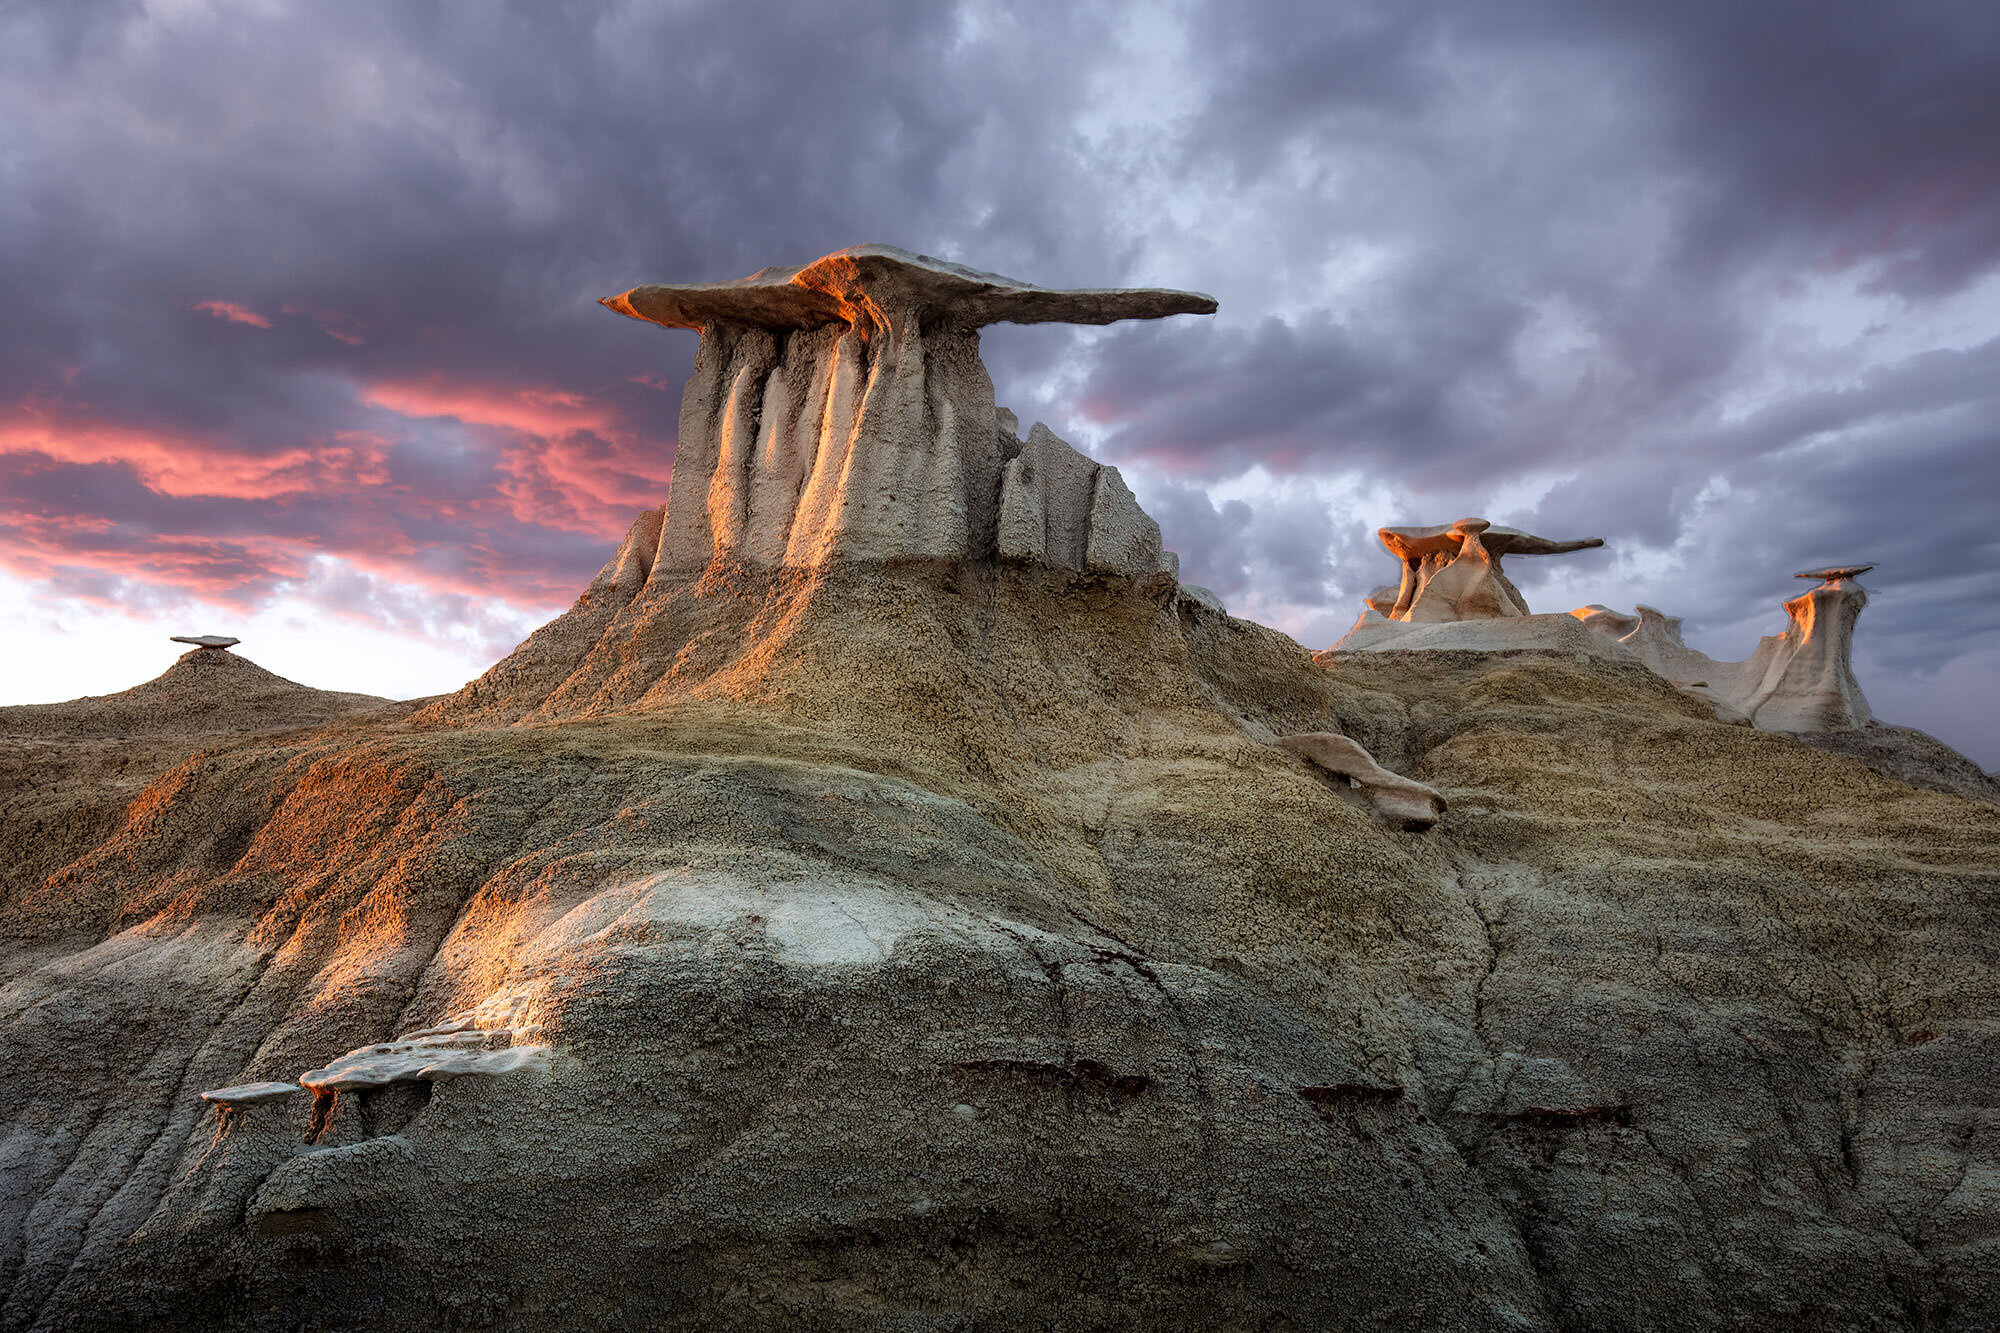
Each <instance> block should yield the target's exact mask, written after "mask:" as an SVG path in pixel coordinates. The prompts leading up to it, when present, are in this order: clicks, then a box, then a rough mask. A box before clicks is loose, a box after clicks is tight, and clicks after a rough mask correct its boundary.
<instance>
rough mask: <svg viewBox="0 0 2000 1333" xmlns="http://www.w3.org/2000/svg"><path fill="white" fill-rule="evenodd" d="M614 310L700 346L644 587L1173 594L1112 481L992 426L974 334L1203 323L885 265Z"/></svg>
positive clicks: (651, 293) (1140, 302) (1190, 304)
mask: <svg viewBox="0 0 2000 1333" xmlns="http://www.w3.org/2000/svg"><path fill="white" fill-rule="evenodd" d="M604 304H606V305H608V306H610V307H611V308H612V309H614V310H617V311H620V312H622V313H624V314H627V315H631V316H632V317H634V318H635V319H645V320H651V321H652V322H654V323H656V324H662V325H665V326H666V327H668V328H681V329H698V330H700V332H701V348H700V351H699V352H698V353H697V354H696V358H695V370H694V377H693V379H691V380H690V381H689V382H688V386H687V391H686V394H685V395H684V396H683V398H682V400H681V419H680V445H679V449H678V452H677V453H676V454H675V456H674V486H673V493H672V495H671V496H670V497H669V499H668V502H667V508H666V514H665V517H664V521H663V522H662V524H661V526H660V531H659V537H658V549H657V552H656V554H655V556H654V559H653V562H652V565H653V568H654V569H656V570H659V571H661V572H663V573H667V574H684V573H692V572H696V571H699V570H702V569H705V568H707V567H708V565H709V564H710V563H711V562H712V561H716V560H731V559H740V560H744V561H748V562H751V563H754V564H757V565H763V566H770V567H784V568H794V569H810V568H816V567H820V566H823V565H826V564H828V563H829V562H831V561H834V560H837V559H838V560H851V561H878V560H924V559H931V560H966V559H974V560H977V559H992V558H994V557H995V556H996V555H997V556H1004V557H1006V558H1009V559H1018V560H1030V561H1036V562H1040V563H1046V564H1050V565H1056V566H1060V567H1063V568H1069V569H1076V570H1090V571H1092V572H1094V573H1105V574H1113V575H1122V576H1126V577H1140V578H1143V577H1147V576H1151V575H1165V576H1169V577H1171V575H1172V573H1173V569H1174V567H1173V562H1172V559H1171V557H1168V556H1165V555H1163V553H1162V552H1161V550H1160V532H1159V527H1158V525H1157V524H1155V523H1154V522H1153V521H1152V519H1151V518H1149V517H1147V516H1146V515H1145V514H1144V512H1143V511H1141V510H1140V508H1139V506H1138V503H1137V502H1136V501H1134V500H1133V498H1132V494H1131V492H1130V491H1129V490H1127V489H1126V487H1125V484H1124V482H1123V481H1122V480H1121V479H1120V478H1119V476H1118V471H1117V469H1116V468H1109V467H1103V466H1100V465H1098V464H1096V463H1094V462H1092V461H1091V460H1090V459H1088V458H1085V457H1084V456H1083V455H1081V454H1079V453H1077V452H1076V451H1075V450H1074V449H1072V448H1070V447H1069V446H1068V445H1067V444H1065V443H1063V442H1062V441H1061V440H1059V439H1057V438H1056V437H1055V436H1054V435H1053V434H1052V433H1051V432H1050V431H1049V430H1048V429H1047V428H1046V427H1044V426H1039V425H1038V426H1036V427H1035V429H1034V430H1033V431H1032V432H1030V434H1029V437H1028V439H1027V441H1026V442H1025V443H1024V442H1023V441H1021V440H1020V439H1018V438H1017V436H1016V432H1017V426H1016V424H1015V422H1014V420H1013V414H1012V413H1007V412H1003V411H1001V410H1000V409H998V408H996V406H995V404H994V401H993V381H992V380H991V379H990V378H989V377H988V376H987V373H986V367H985V366H984V365H983V364H981V362H980V360H979V330H980V328H981V327H982V326H983V325H987V324H994V323H1000V322H1010V323H1017V324H1033V323H1049V322H1062V323H1070V324H1109V323H1112V322H1114V321H1117V320H1124V319H1158V318H1161V317H1163V316H1167V315H1177V314H1210V313H1213V312H1214V310H1215V302H1214V300H1213V299H1211V298H1209V297H1206V296H1202V295H1199V294H1197V293H1193V292H1173V291H1161V290H1151V289H1139V290H1111V291H1055V290H1050V289H1047V288H1042V287H1034V286H1030V285H1028V284H1026V283H1021V282H1016V281H1014V280H1013V279H1011V278H1003V277H1000V276H998V275H996V274H992V273H981V272H979V271H977V270H975V269H969V268H964V267H962V266H960V265H957V264H949V263H946V262H944V261H942V260H936V259H931V258H929V257H928V256H925V255H916V254H911V253H910V252H908V251H905V250H897V249H893V248H891V247H888V246H856V247H854V248H852V249H848V250H842V251H839V252H837V253H835V254H831V255H828V256H826V257H825V258H823V259H820V260H816V261H815V262H813V263H811V264H807V265H805V266H803V267H800V268H770V269H764V270H762V271H761V272H759V273H756V274H754V275H752V276H751V277H748V278H743V279H740V280H737V281H733V282H723V283H709V284H703V285H698V286H680V287H674V286H648V287H635V288H633V289H632V290H631V291H629V292H626V293H624V294H623V295H620V296H615V297H610V298H607V299H606V300H605V302H604Z"/></svg>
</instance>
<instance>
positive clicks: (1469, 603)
mask: <svg viewBox="0 0 2000 1333" xmlns="http://www.w3.org/2000/svg"><path fill="white" fill-rule="evenodd" d="M1375 536H1376V537H1377V538H1378V539H1380V541H1381V543H1382V545H1384V546H1386V547H1387V548H1388V549H1389V554H1391V555H1393V556H1395V557H1396V558H1397V559H1398V560H1401V561H1402V562H1403V580H1402V582H1401V584H1399V585H1398V586H1396V587H1394V588H1390V587H1382V588H1377V589H1376V590H1375V591H1374V593H1372V594H1370V596H1369V597H1368V599H1367V600H1368V605H1369V606H1370V607H1371V608H1372V609H1374V610H1376V611H1379V612H1380V613H1381V614H1383V615H1385V616H1387V617H1389V619H1391V620H1402V621H1408V622H1411V623H1418V624H1422V623H1437V622H1446V621H1454V620H1498V619H1501V618H1503V617H1508V616H1525V615H1527V614H1528V602H1527V599H1526V598H1524V597H1523V596H1521V590H1520V589H1519V588H1516V587H1515V586H1514V585H1513V583H1512V582H1511V581H1510V580H1509V579H1508V578H1507V575H1506V573H1505V572H1504V571H1503V570H1502V569H1501V567H1500V560H1501V557H1503V556H1509V555H1564V554H1567V553H1568V552H1570V551H1584V550H1589V549H1590V548H1592V547H1596V546H1602V545H1604V539H1603V538H1602V537H1585V538H1582V539H1581V540H1579V541H1569V542H1559V541H1551V540H1549V539H1548V538H1547V537H1537V536H1535V535H1534V534H1533V533H1531V532H1523V531H1521V530H1520V529H1519V528H1500V527H1495V526H1494V525H1493V524H1491V523H1489V522H1487V521H1486V520H1485V519H1483V518H1461V519H1460V520H1458V522H1456V523H1449V524H1443V525H1440V526H1438V527H1432V528H1380V529H1378V530H1377V531H1376V533H1375Z"/></svg>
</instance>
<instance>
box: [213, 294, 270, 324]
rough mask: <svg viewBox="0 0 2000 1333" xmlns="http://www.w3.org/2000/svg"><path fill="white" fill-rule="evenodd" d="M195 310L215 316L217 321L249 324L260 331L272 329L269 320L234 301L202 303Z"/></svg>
mask: <svg viewBox="0 0 2000 1333" xmlns="http://www.w3.org/2000/svg"><path fill="white" fill-rule="evenodd" d="M194 308H195V309H196V310H200V311H203V312H205V313H207V314H210V315H214V316H215V317H216V318H217V319H226V320H228V321H229V322H230V323H231V324H248V325H250V326H252V327H253V328H259V329H268V328H270V327H271V321H270V320H269V319H267V318H265V317H264V316H263V315H260V314H258V313H257V312H256V311H254V310H252V309H250V308H249V307H248V306H240V305H238V304H236V302H234V301H200V302H197V303H196V305H195V307H194Z"/></svg>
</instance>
